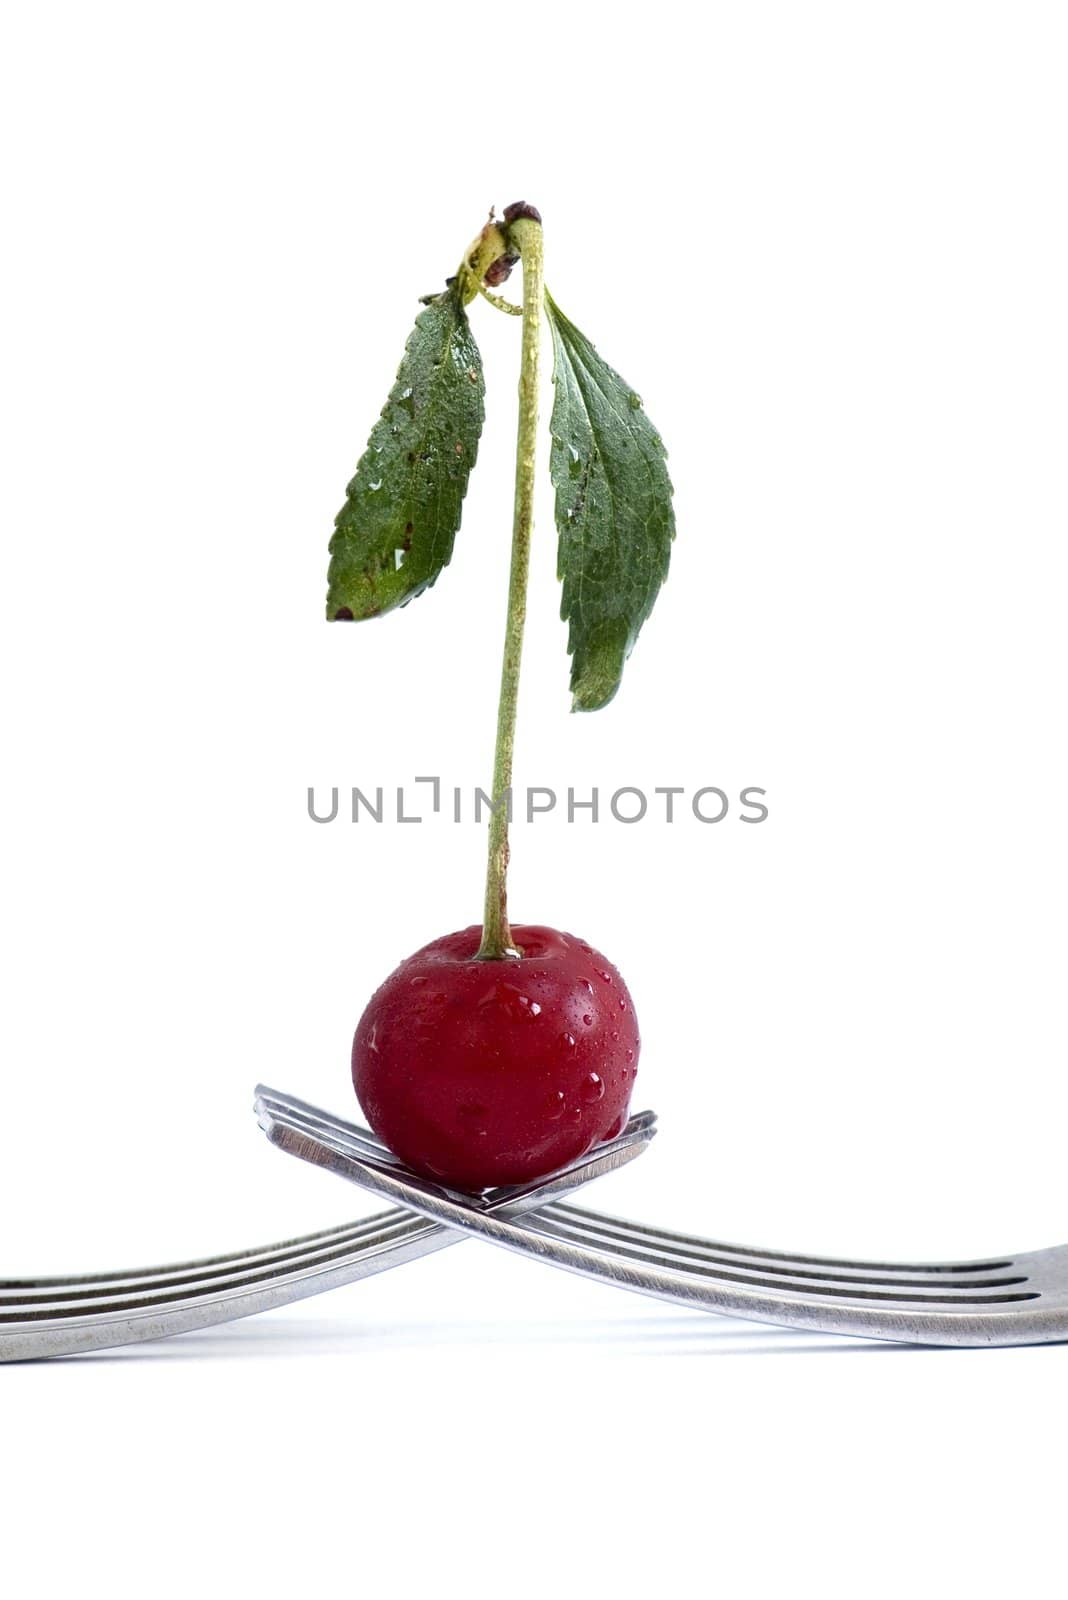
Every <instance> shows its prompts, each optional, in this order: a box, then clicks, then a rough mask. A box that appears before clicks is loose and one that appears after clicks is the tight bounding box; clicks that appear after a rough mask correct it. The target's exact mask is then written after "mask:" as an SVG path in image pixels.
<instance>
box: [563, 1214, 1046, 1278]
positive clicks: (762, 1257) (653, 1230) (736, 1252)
mask: <svg viewBox="0 0 1068 1600" xmlns="http://www.w3.org/2000/svg"><path fill="white" fill-rule="evenodd" d="M554 1210H556V1211H559V1212H561V1213H566V1214H567V1215H568V1216H573V1217H576V1218H580V1219H583V1220H586V1221H588V1220H590V1219H594V1220H596V1222H597V1223H598V1224H599V1225H600V1226H601V1227H602V1228H604V1229H605V1231H606V1232H609V1233H614V1234H618V1236H619V1237H620V1238H621V1239H622V1240H624V1241H627V1240H635V1241H644V1240H651V1241H653V1242H654V1243H656V1244H657V1245H663V1246H664V1247H665V1248H668V1249H670V1248H672V1247H675V1246H678V1247H679V1248H682V1249H684V1250H695V1251H698V1252H700V1251H705V1250H707V1251H711V1252H713V1253H714V1254H716V1255H725V1256H732V1257H733V1256H744V1257H747V1258H749V1259H751V1260H757V1261H761V1262H773V1261H781V1262H784V1263H789V1264H790V1265H792V1266H797V1267H827V1268H829V1269H830V1270H832V1271H843V1272H847V1271H853V1272H876V1273H912V1274H917V1273H922V1274H928V1273H931V1274H944V1273H953V1274H956V1273H983V1272H1000V1271H1005V1270H1007V1269H1008V1268H1010V1267H1012V1266H1014V1265H1015V1261H1014V1258H1013V1257H1011V1256H994V1257H987V1258H985V1259H979V1260H975V1261H920V1262H913V1261H909V1262H905V1261H858V1260H854V1259H851V1258H850V1257H848V1256H812V1255H799V1254H792V1253H790V1252H789V1251H782V1250H765V1249H761V1248H757V1247H753V1246H749V1245H740V1244H727V1243H724V1242H722V1241H720V1240H714V1239H704V1238H701V1237H700V1236H698V1235H696V1234H689V1233H677V1232H674V1231H672V1230H669V1229H666V1228H657V1227H653V1226H650V1225H649V1224H648V1223H633V1222H627V1221H625V1220H624V1219H623V1218H621V1217H610V1216H604V1215H601V1214H600V1213H597V1212H592V1211H587V1210H585V1209H583V1208H582V1207H580V1206H571V1205H565V1204H560V1205H558V1206H556V1207H554Z"/></svg>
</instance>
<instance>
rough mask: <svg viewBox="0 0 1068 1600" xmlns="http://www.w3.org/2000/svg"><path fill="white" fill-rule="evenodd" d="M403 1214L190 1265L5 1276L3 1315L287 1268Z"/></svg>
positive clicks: (0, 1293) (0, 1288)
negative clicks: (12, 1308) (33, 1301)
mask: <svg viewBox="0 0 1068 1600" xmlns="http://www.w3.org/2000/svg"><path fill="white" fill-rule="evenodd" d="M402 1214H403V1213H402V1211H401V1209H400V1208H399V1207H393V1208H391V1209H390V1210H389V1211H379V1212H376V1213H375V1214H374V1215H373V1216H370V1217H356V1218H355V1219H354V1220H353V1221H351V1222H346V1223H342V1224H341V1225H340V1226H338V1227H335V1228H323V1229H320V1230H319V1231H318V1232H315V1233H305V1234H300V1235H297V1236H295V1237H294V1238H292V1239H280V1240H279V1241H278V1242H277V1244H273V1245H260V1246H256V1247H255V1248H253V1249H250V1250H234V1251H230V1252H229V1253H228V1254H226V1255H218V1256H203V1257H200V1258H197V1259H194V1260H190V1261H173V1262H169V1263H167V1265H166V1266H159V1267H130V1268H124V1269H123V1268H116V1269H114V1270H113V1271H111V1272H92V1273H85V1274H83V1275H81V1276H74V1275H68V1276H57V1277H45V1278H3V1279H0V1311H3V1310H5V1309H6V1308H7V1306H8V1305H9V1304H10V1303H12V1302H18V1301H21V1300H22V1299H24V1298H25V1297H26V1296H27V1295H31V1294H40V1295H41V1296H42V1297H43V1298H45V1299H49V1298H55V1299H67V1298H71V1297H74V1298H78V1297H80V1296H83V1295H85V1296H89V1295H93V1294H95V1293H97V1292H98V1290H99V1291H101V1292H107V1291H108V1290H110V1289H116V1290H120V1291H121V1290H122V1289H124V1288H127V1287H129V1288H138V1287H144V1288H146V1289H147V1288H152V1287H160V1288H163V1287H166V1286H167V1285H168V1284H175V1283H178V1282H180V1281H182V1280H183V1279H185V1278H190V1279H194V1280H195V1279H203V1278H206V1277H209V1276H211V1275H213V1274H214V1273H218V1274H219V1275H220V1276H224V1275H225V1274H227V1273H230V1272H236V1271H240V1270H241V1269H242V1268H244V1267H246V1266H247V1267H250V1268H251V1267H255V1266H257V1265H264V1266H267V1265H271V1264H274V1263H279V1264H281V1263H283V1262H285V1261H286V1260H287V1259H288V1258H289V1257H291V1256H294V1255H297V1254H302V1253H304V1252H305V1251H310V1250H315V1249H317V1248H323V1249H326V1248H328V1247H329V1246H331V1245H333V1244H338V1245H342V1244H347V1243H350V1242H351V1243H357V1242H358V1241H359V1240H360V1238H361V1236H363V1235H364V1234H366V1232H367V1231H368V1230H370V1229H373V1228H374V1227H375V1226H377V1225H378V1224H384V1223H386V1222H387V1221H389V1220H391V1219H392V1218H396V1217H400V1216H401V1215H402ZM46 1291H53V1293H47V1292H46Z"/></svg>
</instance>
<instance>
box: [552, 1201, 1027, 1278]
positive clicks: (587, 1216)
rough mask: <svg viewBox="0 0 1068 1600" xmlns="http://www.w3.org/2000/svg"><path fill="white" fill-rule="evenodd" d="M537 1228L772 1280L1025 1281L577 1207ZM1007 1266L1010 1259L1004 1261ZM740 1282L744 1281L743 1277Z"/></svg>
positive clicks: (634, 1254)
mask: <svg viewBox="0 0 1068 1600" xmlns="http://www.w3.org/2000/svg"><path fill="white" fill-rule="evenodd" d="M536 1226H537V1227H538V1230H539V1231H542V1232H545V1231H548V1230H549V1229H551V1230H552V1231H553V1233H555V1234H557V1235H558V1236H559V1237H560V1238H574V1239H577V1240H580V1241H581V1242H582V1243H584V1244H587V1245H589V1246H590V1247H591V1248H595V1249H597V1248H601V1249H607V1250H610V1251H613V1252H614V1253H615V1254H618V1255H620V1256H627V1257H630V1258H632V1259H634V1260H641V1261H654V1260H655V1261H659V1262H661V1263H662V1264H663V1265H665V1266H675V1265H679V1266H683V1267H686V1266H691V1265H692V1266H694V1267H695V1268H697V1269H700V1268H702V1267H724V1268H727V1269H728V1270H729V1271H732V1272H736V1273H739V1274H745V1275H747V1276H748V1275H749V1274H750V1273H758V1274H763V1275H764V1276H765V1277H769V1278H772V1279H775V1280H777V1279H780V1278H781V1279H791V1280H797V1281H798V1283H799V1284H802V1285H803V1284H805V1283H809V1284H827V1283H841V1284H855V1285H859V1286H860V1287H862V1288H863V1287H868V1288H880V1287H887V1288H895V1289H909V1288H912V1289H926V1290H930V1291H933V1290H935V1289H937V1290H939V1291H941V1292H946V1293H949V1294H956V1293H957V1292H958V1291H963V1290H972V1289H994V1288H997V1289H1000V1288H1005V1287H1007V1286H1009V1285H1013V1284H1019V1283H1023V1282H1025V1276H1023V1275H1020V1274H1018V1273H1017V1274H1012V1273H1006V1272H997V1271H988V1270H985V1269H982V1268H981V1269H979V1271H978V1273H969V1274H968V1275H967V1276H965V1275H964V1274H963V1273H954V1274H949V1273H946V1272H945V1271H941V1272H939V1271H937V1270H936V1271H934V1272H930V1273H927V1274H926V1275H924V1274H923V1273H922V1271H920V1272H918V1271H917V1269H916V1268H912V1267H902V1268H894V1269H890V1268H884V1269H882V1270H868V1269H867V1267H866V1266H865V1265H864V1263H861V1262H849V1261H834V1260H831V1261H828V1263H827V1265H826V1266H820V1265H818V1264H817V1263H816V1262H815V1261H814V1260H813V1258H812V1257H808V1256H793V1257H791V1256H787V1255H784V1254H780V1253H778V1252H776V1253H772V1252H767V1253H764V1252H758V1251H755V1250H748V1251H747V1250H743V1249H741V1247H738V1246H721V1245H717V1244H715V1243H714V1242H713V1241H712V1240H710V1239H691V1238H685V1242H682V1240H683V1239H684V1237H685V1236H680V1235H678V1234H669V1233H664V1232H660V1231H659V1230H656V1229H651V1228H636V1227H633V1226H631V1225H629V1224H627V1223H624V1222H620V1221H619V1220H618V1219H616V1218H604V1217H600V1216H598V1215H597V1214H596V1213H595V1212H583V1211H581V1210H580V1209H579V1208H578V1207H575V1206H563V1205H561V1206H554V1207H552V1208H551V1209H550V1210H546V1211H545V1212H543V1213H542V1214H541V1216H540V1217H539V1218H538V1221H537V1224H536ZM1006 1265H1008V1263H1006ZM739 1281H742V1280H741V1279H739Z"/></svg>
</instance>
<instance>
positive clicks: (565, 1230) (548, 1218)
mask: <svg viewBox="0 0 1068 1600" xmlns="http://www.w3.org/2000/svg"><path fill="white" fill-rule="evenodd" d="M255 1109H256V1112H257V1115H258V1118H259V1122H260V1126H261V1127H262V1128H263V1130H264V1132H265V1133H266V1134H267V1137H268V1139H270V1141H271V1143H272V1144H275V1145H277V1146H278V1147H279V1148H280V1149H282V1150H285V1151H287V1152H288V1153H289V1154H291V1155H295V1156H298V1157H299V1158H300V1159H301V1160H303V1161H310V1162H312V1163H313V1164H314V1165H316V1166H320V1167H325V1168H327V1170H328V1171H330V1172H336V1173H337V1174H338V1175H339V1176H340V1177H343V1178H347V1179H349V1180H350V1181H351V1182H353V1183H357V1184H359V1185H360V1186H361V1187H362V1188H365V1189H369V1190H371V1191H372V1192H373V1193H375V1194H378V1195H381V1196H382V1197H383V1198H385V1199H387V1200H390V1201H392V1202H394V1206H393V1207H392V1208H391V1209H390V1210H388V1211H381V1212H378V1213H377V1214H376V1215H374V1216H371V1217H365V1218H361V1219H360V1220H359V1221H357V1222H350V1223H348V1224H345V1225H344V1226H342V1227H340V1228H331V1229H326V1230H324V1231H322V1232H319V1233H312V1234H306V1235H304V1236H303V1237H301V1238H296V1239H287V1240H283V1241H281V1242H280V1243H278V1244H276V1245H270V1246H265V1247H261V1248H259V1249H254V1250H248V1251H241V1252H238V1253H236V1254H233V1255H227V1256H215V1257H210V1258H208V1259H205V1260H201V1261H189V1262H179V1263H176V1264H174V1265H172V1266H165V1267H154V1268H150V1269H148V1270H145V1271H140V1272H113V1273H98V1274H94V1275H92V1276H89V1277H78V1278H36V1279H11V1280H7V1281H2V1280H0V1361H19V1360H31V1359H40V1358H42V1357H47V1356H58V1355H69V1354H73V1353H77V1352H82V1351H92V1350H101V1349H106V1348H108V1347H111V1346H115V1345H123V1344H134V1343H138V1342H140V1341H142V1340H146V1339H159V1338H163V1337H165V1336H167V1335H170V1334H176V1333H187V1332H189V1331H191V1330H192V1329H195V1328H206V1327H210V1326H212V1325H213V1324H215V1323H220V1322H229V1321H231V1320H234V1319H236V1318H238V1317H245V1316H250V1315H252V1314H253V1313H254V1312H257V1311H266V1310H269V1309H271V1308H272V1307H274V1306H280V1305H286V1304H289V1303H290V1302H292V1301H295V1300H302V1299H305V1298H307V1297H308V1296H310V1295H314V1294H322V1293H323V1292H324V1291H325V1290H327V1289H333V1288H336V1287H338V1285H340V1284H343V1283H353V1282H355V1281H357V1280H358V1279H360V1278H368V1277H371V1276H373V1275H374V1274H375V1273H378V1272H384V1271H386V1270H387V1268H389V1267H395V1266H399V1265H401V1264H402V1263H403V1262H405V1261H413V1260H415V1259H416V1258H417V1257H419V1256H424V1255H429V1254H431V1253H432V1252H433V1251H435V1250H443V1249H445V1248H447V1247H448V1246H449V1245H453V1244H457V1243H458V1242H459V1241H460V1240H461V1239H462V1238H463V1237H464V1236H465V1235H473V1236H474V1237H476V1238H481V1239H485V1240H487V1241H489V1242H490V1243H491V1244H496V1245H500V1246H503V1247H504V1248H505V1249H508V1250H513V1251H516V1252H518V1253H519V1254H520V1255H526V1256H532V1257H534V1258H535V1259H536V1260H540V1261H546V1262H549V1263H550V1264H551V1265H553V1266H558V1267H563V1268H565V1269H566V1270H568V1271H571V1272H576V1273H579V1274H580V1275H581V1276H583V1277H587V1278H593V1279H596V1280H597V1281H599V1282H606V1283H610V1284H615V1285H616V1286H617V1287H619V1288H622V1289H630V1290H634V1291H636V1292H638V1293H640V1294H646V1295H652V1296H655V1297H656V1298H657V1299H662V1300H669V1301H673V1302H676V1303H679V1304H682V1305H685V1306H690V1307H693V1308H696V1309H701V1310H705V1311H716V1312H721V1313H727V1314H730V1315H734V1316H740V1317H744V1318H748V1319H750V1320H752V1321H756V1322H770V1323H775V1324H784V1325H786V1326H788V1327H796V1328H804V1329H809V1330H817V1331H820V1332H825V1333H837V1334H851V1335H860V1336H862V1337H867V1338H878V1339H889V1340H893V1341H896V1342H903V1343H909V1344H929V1345H1006V1344H1045V1343H1051V1342H1054V1341H1057V1340H1062V1339H1068V1245H1062V1246H1058V1247H1056V1248H1054V1249H1048V1250H1036V1251H1030V1252H1028V1253H1026V1254H1022V1255H1017V1256H1011V1257H1010V1256H1004V1257H999V1258H996V1259H995V1258H991V1259H987V1260H980V1261H949V1262H932V1263H926V1264H921V1265H918V1266H917V1265H907V1264H901V1263H887V1262H874V1261H851V1260H836V1259H833V1258H829V1257H823V1256H802V1255H789V1254H786V1253H784V1252H782V1251H777V1250H756V1249H748V1248H746V1247H744V1246H741V1245H732V1244H722V1243H717V1242H715V1241H713V1240H710V1239H702V1238H698V1237H695V1236H693V1235H690V1234H682V1233H673V1232H669V1231H667V1230H665V1229H662V1228H654V1227H647V1226H645V1225H643V1224H640V1223H633V1222H625V1221H623V1220H621V1219H619V1218H617V1217H610V1216H604V1215H602V1214H600V1213H598V1212H594V1211H585V1210H581V1209H580V1208H578V1207H577V1206H572V1205H568V1204H565V1203H562V1201H561V1197H562V1196H565V1195H568V1194H570V1193H571V1192H572V1191H573V1190H575V1189H578V1188H579V1187H581V1186H582V1185H583V1184H586V1183H589V1182H591V1181H592V1180H593V1179H594V1178H597V1177H600V1176H601V1175H602V1174H604V1173H606V1172H611V1171H614V1170H615V1169H616V1168H617V1167H621V1166H624V1165H625V1164H626V1163H627V1162H629V1161H632V1160H633V1159H634V1157H635V1156H637V1155H640V1154H641V1152H642V1151H643V1150H644V1149H645V1148H646V1147H647V1145H648V1144H649V1141H650V1140H651V1139H652V1137H653V1135H654V1133H655V1132H656V1118H655V1116H654V1115H653V1113H652V1112H650V1111H644V1112H640V1113H639V1114H638V1115H637V1116H634V1117H632V1118H631V1119H630V1121H629V1123H628V1124H627V1126H626V1127H625V1128H624V1129H623V1131H622V1133H620V1134H619V1135H618V1137H616V1138H615V1139H612V1140H610V1141H608V1142H606V1143H605V1144H601V1145H598V1146H597V1147H596V1148H595V1149H593V1150H591V1151H589V1152H588V1153H587V1154H586V1155H584V1156H581V1157H580V1158H579V1159H578V1160H577V1161H573V1162H572V1163H571V1164H570V1165H569V1166H567V1167H564V1168H561V1169H560V1170H559V1171H558V1172H555V1173H552V1174H550V1175H549V1176H548V1177H545V1178H542V1179H539V1180H538V1181H536V1182H533V1183H530V1184H526V1185H520V1186H513V1187H511V1188H501V1189H490V1190H487V1191H486V1192H485V1193H484V1194H482V1195H479V1196H472V1195H467V1194H459V1193H457V1192H455V1191H453V1190H449V1189H445V1188H441V1187H438V1186H436V1185H434V1184H432V1183H428V1182H427V1181H426V1180H424V1179H422V1178H420V1177H419V1176H418V1175H417V1174H415V1173H414V1172H412V1171H411V1169H410V1168H408V1167H406V1166H405V1165H404V1164H403V1163H402V1162H400V1161H398V1160H397V1159H396V1157H395V1156H393V1155H392V1154H391V1153H390V1152H389V1151H388V1150H387V1149H386V1148H385V1146H384V1145H382V1144H381V1142H380V1141H379V1140H378V1139H376V1138H375V1136H374V1134H372V1133H370V1132H369V1131H368V1130H367V1129H366V1128H361V1127H358V1126H356V1125H355V1124H354V1123H351V1122H345V1121H343V1120H342V1119H341V1118H339V1117H334V1116H331V1115H330V1113H329V1112H326V1111H321V1110H319V1109H318V1108H317V1107H315V1106H311V1105H308V1104H307V1103H306V1102H304V1101H303V1100H297V1099H295V1098H294V1097H293V1096H291V1095H286V1094H281V1093H279V1092H278V1091H277V1090H274V1089H268V1088H266V1087H264V1086H263V1085H260V1087H259V1088H258V1089H257V1091H256V1100H255Z"/></svg>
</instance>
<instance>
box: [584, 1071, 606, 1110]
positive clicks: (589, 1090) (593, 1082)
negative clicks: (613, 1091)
mask: <svg viewBox="0 0 1068 1600" xmlns="http://www.w3.org/2000/svg"><path fill="white" fill-rule="evenodd" d="M579 1093H580V1094H581V1096H582V1098H583V1100H585V1102H586V1104H587V1105H588V1106H592V1105H596V1103H597V1101H598V1100H603V1099H604V1079H603V1078H602V1077H601V1074H600V1073H599V1072H591V1073H590V1074H589V1075H588V1077H586V1078H585V1079H584V1081H583V1084H582V1088H581V1089H580V1090H579Z"/></svg>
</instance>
